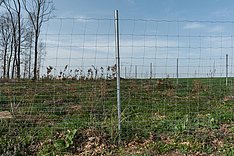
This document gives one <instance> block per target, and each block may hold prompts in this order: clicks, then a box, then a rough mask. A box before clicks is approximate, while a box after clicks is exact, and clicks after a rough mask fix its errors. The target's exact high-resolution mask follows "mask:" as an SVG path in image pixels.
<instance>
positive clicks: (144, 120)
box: [0, 78, 234, 155]
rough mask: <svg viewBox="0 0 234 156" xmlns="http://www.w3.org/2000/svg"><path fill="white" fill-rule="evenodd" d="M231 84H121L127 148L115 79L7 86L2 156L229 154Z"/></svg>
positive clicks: (0, 131)
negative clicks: (5, 155) (118, 114)
mask: <svg viewBox="0 0 234 156" xmlns="http://www.w3.org/2000/svg"><path fill="white" fill-rule="evenodd" d="M233 80H234V79H232V78H230V79H229V82H228V84H229V85H228V86H226V85H225V79H224V78H197V79H195V78H186V79H185V78H184V79H182V78H181V79H179V83H178V84H177V83H176V79H135V80H134V79H126V80H124V79H123V80H121V109H122V121H121V122H122V123H121V126H122V129H121V133H120V138H121V142H119V132H118V127H117V124H118V119H117V106H116V89H115V88H116V81H115V80H101V79H100V80H78V81H76V80H65V81H59V80H40V81H36V82H35V81H29V80H19V81H16V82H5V83H1V84H0V111H10V112H11V113H12V114H13V118H12V119H0V154H4V153H7V154H8V155H57V154H60V155H64V154H84V155H85V154H86V155H92V154H94V155H101V154H103V155H160V154H170V153H178V154H179V153H180V154H195V153H200V154H202V153H203V154H204V153H205V154H215V155H231V154H233V148H232V147H233V145H234V142H233V139H234V115H233V112H234V99H229V100H225V97H231V96H234V86H233V85H232V84H233ZM72 132H73V133H72ZM92 152H96V153H92Z"/></svg>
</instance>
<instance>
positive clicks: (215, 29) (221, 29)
mask: <svg viewBox="0 0 234 156" xmlns="http://www.w3.org/2000/svg"><path fill="white" fill-rule="evenodd" d="M223 31H224V27H223V26H219V25H218V26H214V27H213V28H211V29H209V32H213V33H214V32H223Z"/></svg>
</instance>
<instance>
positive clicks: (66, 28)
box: [0, 12, 234, 153]
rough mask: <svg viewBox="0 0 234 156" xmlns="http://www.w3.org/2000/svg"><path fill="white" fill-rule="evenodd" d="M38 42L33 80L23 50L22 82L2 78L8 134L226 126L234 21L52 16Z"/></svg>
mask: <svg viewBox="0 0 234 156" xmlns="http://www.w3.org/2000/svg"><path fill="white" fill-rule="evenodd" d="M40 39H41V42H42V43H43V45H42V47H41V48H42V49H43V52H46V54H44V55H41V56H40V62H41V63H40V66H39V67H40V68H39V69H38V72H39V73H40V79H38V80H37V81H31V80H29V79H27V75H32V71H33V70H32V69H28V68H30V65H29V64H28V61H29V60H27V58H28V57H26V56H25V60H24V61H25V63H22V64H21V66H22V69H25V70H24V71H22V75H21V77H22V79H18V80H15V79H1V80H0V81H1V83H0V119H1V122H0V124H1V125H0V127H1V129H0V130H1V131H0V132H1V133H2V134H3V135H2V136H4V137H6V138H7V137H8V138H10V137H15V139H16V140H17V137H18V136H23V137H22V138H26V137H25V131H26V130H28V132H29V133H30V135H31V136H32V138H33V137H34V136H37V135H39V134H38V133H39V132H42V133H45V135H48V136H49V137H50V139H51V138H52V139H55V140H56V139H57V140H60V141H61V138H66V135H70V134H71V132H72V130H74V129H75V130H76V129H79V130H81V131H82V130H84V132H83V131H82V132H81V133H82V134H79V135H84V134H83V133H87V134H86V135H90V136H88V137H89V138H88V139H87V140H89V139H91V141H92V137H93V135H101V136H102V135H103V136H104V137H103V138H105V137H106V138H108V139H109V140H108V141H107V142H114V143H115V142H118V141H117V140H118V138H119V139H120V138H121V140H123V142H130V141H132V140H134V139H135V140H137V139H142V140H144V139H146V140H147V139H148V138H154V137H155V136H160V137H161V138H159V139H161V141H162V142H163V141H164V142H167V141H169V142H170V141H171V140H163V139H169V138H170V137H171V138H173V137H174V136H181V135H182V134H186V136H189V135H190V134H191V135H194V136H195V137H196V136H197V135H200V133H203V131H202V130H203V129H205V130H206V131H205V132H207V134H208V133H209V134H210V131H212V132H213V131H218V130H219V129H222V128H223V127H222V126H227V125H233V122H234V119H233V114H232V113H233V112H232V111H233V105H232V103H233V96H234V95H233V91H234V90H233V89H234V87H233V80H234V79H233V77H234V73H233V65H234V62H233V61H234V55H233V47H234V40H233V21H199V20H194V21H193V20H181V21H178V20H148V19H123V18H119V17H118V12H115V18H100V19H98V18H55V19H51V20H50V21H49V22H48V23H47V25H46V27H44V29H43V30H42V35H41V38H40ZM9 50H10V49H9ZM27 50H29V49H27ZM27 50H25V51H24V53H25V54H27V53H28V52H29V51H27ZM24 53H22V55H23V54H24ZM1 54H2V53H1ZM33 55H34V54H33V51H32V56H33ZM8 57H9V56H7V58H8ZM32 61H33V60H32ZM0 63H1V65H2V63H3V59H2V58H0ZM0 75H1V76H2V70H1V72H0ZM120 86H121V87H120ZM2 112H5V113H6V112H8V116H7V117H8V119H10V120H4V119H5V117H6V116H5V117H4V116H3V115H1V113H2ZM3 120H4V122H2V121H3ZM14 128H15V129H17V133H19V134H17V133H15V132H14ZM8 130H9V131H8ZM100 131H101V132H100ZM230 131H231V130H230ZM91 132H92V133H94V134H90V133H91ZM171 132H172V133H173V135H170V134H171ZM198 132H199V134H198ZM228 132H229V131H228ZM228 132H227V133H228ZM165 134H166V135H168V138H167V137H165V138H163V136H164V135H165ZM212 134H213V133H212ZM40 135H41V136H43V135H44V134H40ZM186 136H183V137H186ZM95 137H96V136H95ZM95 137H94V140H95V139H96V138H95ZM183 137H181V138H183ZM38 138H40V137H38ZM83 138H86V137H83ZM97 138H99V136H97ZM100 138H102V137H100ZM181 138H180V139H181ZM1 139H3V140H4V138H1ZM176 139H177V138H176ZM176 139H175V138H174V140H176ZM6 140H7V139H6ZM156 140H157V139H156ZM17 141H19V140H17ZM89 141H90V140H89ZM150 141H152V140H150ZM180 141H181V142H179V143H178V144H177V145H178V146H180V145H185V144H183V143H184V142H185V141H183V139H181V140H180ZM193 141H194V140H193ZM195 141H197V142H199V140H195ZM195 141H194V142H195ZM206 141H207V140H205V141H204V142H205V143H206ZM45 142H46V141H45ZM48 142H49V141H48ZM97 142H98V141H97ZM164 142H163V143H164ZM40 143H41V142H40ZM98 143H99V142H98ZM212 143H213V144H214V142H212ZM42 144H43V143H41V144H40V145H39V144H38V146H43V145H42ZM45 144H46V143H45ZM47 144H50V142H49V143H47ZM51 144H53V143H51ZM190 144H192V141H191V143H190ZM210 144H211V143H210ZM53 145H54V144H53ZM82 145H83V144H82ZM119 145H120V144H119ZM170 145H171V144H170ZM202 145H204V144H202ZM1 146H3V145H0V153H1V152H2V151H1ZM67 146H71V148H72V147H73V146H72V145H70V144H69V145H67ZM74 146H75V145H74ZM171 146H172V145H171ZM15 147H16V146H15ZM186 147H187V146H186ZM188 147H189V145H188ZM199 147H200V146H199ZM201 147H202V146H201ZM16 148H18V146H17V147H16ZM53 148H57V146H56V145H55V146H53ZM69 148H70V147H69ZM174 148H176V147H174ZM220 148H221V147H220ZM77 149H78V148H77ZM212 149H214V150H215V149H217V148H212ZM202 150H204V149H202Z"/></svg>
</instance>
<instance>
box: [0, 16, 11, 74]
mask: <svg viewBox="0 0 234 156" xmlns="http://www.w3.org/2000/svg"><path fill="white" fill-rule="evenodd" d="M10 38H11V25H10V17H9V16H8V15H7V14H5V15H2V16H1V17H0V41H1V42H0V45H1V46H2V47H3V54H2V59H3V65H2V67H3V78H6V73H7V53H8V49H9V43H10V42H9V40H10Z"/></svg>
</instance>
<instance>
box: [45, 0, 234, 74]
mask: <svg viewBox="0 0 234 156" xmlns="http://www.w3.org/2000/svg"><path fill="white" fill-rule="evenodd" d="M54 4H55V8H56V10H55V15H56V18H55V19H52V20H51V21H50V22H48V23H47V24H45V25H44V31H43V34H42V39H44V40H45V42H46V44H47V57H46V58H47V59H46V60H45V61H44V66H48V65H51V66H54V67H56V68H57V71H56V72H59V71H61V70H62V68H63V67H64V66H66V65H68V66H69V70H73V71H74V69H83V70H84V71H87V69H88V68H92V65H93V66H95V67H97V68H100V67H107V66H110V65H113V64H115V48H114V22H113V17H114V10H116V9H118V10H119V17H120V21H119V23H120V39H121V40H120V46H121V47H120V55H121V68H122V73H121V74H122V76H125V75H126V76H128V77H134V76H135V66H137V77H143V78H144V77H149V73H150V69H149V66H150V64H151V63H152V65H153V69H152V70H153V76H155V77H166V76H169V77H174V76H175V75H176V59H177V58H179V71H180V77H194V76H197V77H207V76H211V75H212V74H213V76H224V75H225V56H226V54H228V55H229V68H230V69H229V71H230V75H234V73H233V72H232V68H233V67H234V66H233V64H234V55H233V53H234V37H233V36H234V23H233V22H232V21H234V1H232V0H66V1H65V0H54ZM45 69H46V68H45V67H43V70H45ZM105 69H106V68H105ZM99 71H100V70H99ZM214 73H215V74H214ZM86 74H87V73H86Z"/></svg>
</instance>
